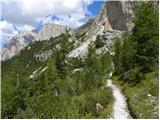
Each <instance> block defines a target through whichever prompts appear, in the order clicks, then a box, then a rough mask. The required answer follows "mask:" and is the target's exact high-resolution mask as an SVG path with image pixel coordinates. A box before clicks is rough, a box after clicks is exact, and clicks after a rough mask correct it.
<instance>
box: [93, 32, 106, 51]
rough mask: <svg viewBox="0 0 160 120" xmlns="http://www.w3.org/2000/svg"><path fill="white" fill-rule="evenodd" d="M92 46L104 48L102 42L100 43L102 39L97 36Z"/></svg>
mask: <svg viewBox="0 0 160 120" xmlns="http://www.w3.org/2000/svg"><path fill="white" fill-rule="evenodd" d="M94 44H95V46H96V48H101V47H103V46H104V42H103V41H102V38H101V36H100V35H97V37H96V40H95V42H94Z"/></svg>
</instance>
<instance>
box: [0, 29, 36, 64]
mask: <svg viewBox="0 0 160 120" xmlns="http://www.w3.org/2000/svg"><path fill="white" fill-rule="evenodd" d="M36 35H37V31H35V30H33V31H25V32H21V33H19V34H18V35H16V36H14V37H13V38H12V39H11V40H10V42H9V43H8V44H6V45H5V46H4V48H2V49H1V58H0V59H1V60H2V61H3V60H6V59H10V58H11V57H12V56H13V55H15V54H16V53H18V52H19V51H20V50H22V49H23V48H24V47H26V46H27V45H28V44H29V43H30V42H32V40H33V39H34V38H35V36H36Z"/></svg>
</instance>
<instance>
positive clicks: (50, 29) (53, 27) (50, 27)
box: [35, 23, 66, 40]
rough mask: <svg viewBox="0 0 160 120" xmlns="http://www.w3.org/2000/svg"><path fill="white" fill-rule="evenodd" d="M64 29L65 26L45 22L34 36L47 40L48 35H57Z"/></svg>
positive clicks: (37, 38)
mask: <svg viewBox="0 0 160 120" xmlns="http://www.w3.org/2000/svg"><path fill="white" fill-rule="evenodd" d="M65 30H66V27H64V26H61V25H58V24H53V23H47V24H45V25H44V27H43V28H42V29H41V30H40V31H39V33H38V35H37V36H36V38H35V39H36V40H48V39H50V37H57V36H59V35H60V34H62V33H63V32H64V31H65Z"/></svg>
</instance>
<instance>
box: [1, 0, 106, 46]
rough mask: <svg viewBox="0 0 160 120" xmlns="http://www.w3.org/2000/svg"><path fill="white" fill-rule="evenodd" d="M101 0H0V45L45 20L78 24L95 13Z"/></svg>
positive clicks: (74, 25) (71, 25) (45, 21)
mask: <svg viewBox="0 0 160 120" xmlns="http://www.w3.org/2000/svg"><path fill="white" fill-rule="evenodd" d="M103 3H104V1H102V0H101V1H94V0H1V1H0V5H1V7H2V11H1V14H0V32H1V33H2V35H1V37H0V40H1V46H3V44H5V43H7V42H9V40H10V39H11V38H12V37H13V36H15V35H17V34H18V33H19V32H22V31H30V30H32V29H38V30H39V29H41V28H42V27H43V25H44V24H46V23H55V24H60V25H64V26H68V27H71V28H76V27H78V26H81V25H82V24H84V23H85V22H86V21H87V19H88V18H89V17H95V16H96V15H97V13H98V11H99V10H100V8H101V6H102V4H103Z"/></svg>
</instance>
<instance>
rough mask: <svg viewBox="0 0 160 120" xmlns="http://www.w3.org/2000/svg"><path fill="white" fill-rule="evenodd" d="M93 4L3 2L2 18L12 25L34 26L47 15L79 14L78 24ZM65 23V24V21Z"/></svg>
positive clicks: (88, 1) (59, 0)
mask: <svg viewBox="0 0 160 120" xmlns="http://www.w3.org/2000/svg"><path fill="white" fill-rule="evenodd" d="M9 1H10V2H9ZM92 2H93V0H17V1H16V0H8V2H4V0H3V1H2V2H1V4H2V17H3V18H4V19H5V20H7V21H8V22H10V23H12V24H16V25H24V24H26V25H30V26H34V25H35V24H36V23H37V22H38V21H39V20H40V19H42V18H43V17H44V16H47V15H56V16H66V15H72V16H74V14H77V15H79V17H76V22H78V21H79V19H80V17H81V18H84V17H86V16H85V14H86V13H89V12H88V11H87V9H86V6H87V5H89V4H91V3H92ZM63 21H64V22H65V19H63ZM67 21H68V20H67ZM72 24H74V23H72Z"/></svg>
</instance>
